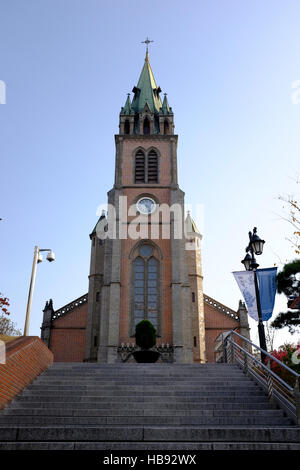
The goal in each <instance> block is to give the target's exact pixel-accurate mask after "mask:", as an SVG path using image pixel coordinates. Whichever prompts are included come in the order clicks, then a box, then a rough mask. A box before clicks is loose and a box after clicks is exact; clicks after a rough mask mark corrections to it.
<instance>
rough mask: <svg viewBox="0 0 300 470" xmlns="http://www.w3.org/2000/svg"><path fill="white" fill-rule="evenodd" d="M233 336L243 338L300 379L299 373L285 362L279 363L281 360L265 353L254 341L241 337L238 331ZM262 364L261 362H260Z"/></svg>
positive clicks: (233, 332)
mask: <svg viewBox="0 0 300 470" xmlns="http://www.w3.org/2000/svg"><path fill="white" fill-rule="evenodd" d="M231 334H233V335H235V336H238V337H239V338H241V339H242V340H243V341H246V342H247V343H249V344H251V346H254V347H255V348H256V349H258V350H259V351H260V352H262V353H263V354H264V355H265V356H268V357H269V358H270V359H272V361H275V362H277V363H278V364H279V365H280V366H281V367H283V368H284V369H286V370H287V371H288V372H290V373H291V374H292V375H295V377H298V378H299V377H300V374H297V372H295V371H294V370H293V369H291V368H290V367H288V366H287V365H286V364H284V363H283V362H281V361H279V359H277V358H276V357H274V356H272V354H269V353H268V352H267V351H265V350H264V349H262V348H260V347H259V346H257V345H256V344H254V343H252V341H250V340H249V339H248V338H245V336H242V335H240V334H239V333H237V332H236V331H234V330H232V332H231ZM231 334H230V335H231ZM259 362H260V361H259Z"/></svg>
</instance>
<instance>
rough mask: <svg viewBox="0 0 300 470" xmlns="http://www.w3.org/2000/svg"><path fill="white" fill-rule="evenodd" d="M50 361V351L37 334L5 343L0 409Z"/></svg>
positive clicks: (0, 380) (1, 372) (0, 370)
mask: <svg viewBox="0 0 300 470" xmlns="http://www.w3.org/2000/svg"><path fill="white" fill-rule="evenodd" d="M52 362H53V354H52V352H51V351H50V350H49V349H48V348H47V346H45V344H44V343H43V341H42V340H41V339H40V338H38V337H37V336H26V337H24V336H22V337H21V338H17V339H15V340H13V341H10V342H8V343H6V362H5V364H0V409H3V408H4V407H5V406H6V405H7V404H8V403H9V402H10V401H11V400H12V399H13V398H14V397H15V396H16V395H18V394H19V393H20V392H21V391H22V390H23V389H24V388H25V387H27V385H29V384H30V383H31V382H32V381H33V380H34V379H35V378H36V377H37V376H38V375H40V374H41V373H42V372H43V371H44V370H46V369H47V368H48V367H49V366H50V365H51V364H52Z"/></svg>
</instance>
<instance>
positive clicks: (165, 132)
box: [164, 119, 170, 134]
mask: <svg viewBox="0 0 300 470" xmlns="http://www.w3.org/2000/svg"><path fill="white" fill-rule="evenodd" d="M169 129H170V126H169V121H168V120H167V119H165V122H164V134H169Z"/></svg>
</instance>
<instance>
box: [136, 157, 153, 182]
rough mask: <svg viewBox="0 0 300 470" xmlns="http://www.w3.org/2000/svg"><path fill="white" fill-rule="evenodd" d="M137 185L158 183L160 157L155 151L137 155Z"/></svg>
mask: <svg viewBox="0 0 300 470" xmlns="http://www.w3.org/2000/svg"><path fill="white" fill-rule="evenodd" d="M134 178H135V183H158V156H157V153H156V152H155V150H150V152H149V153H148V154H147V155H145V154H144V152H143V151H142V150H138V151H137V153H136V154H135V176H134Z"/></svg>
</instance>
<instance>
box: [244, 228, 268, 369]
mask: <svg viewBox="0 0 300 470" xmlns="http://www.w3.org/2000/svg"><path fill="white" fill-rule="evenodd" d="M264 243H265V241H264V240H261V239H260V238H259V236H258V235H257V228H256V227H254V229H253V233H252V232H249V244H248V246H247V248H246V256H245V258H244V259H243V260H242V261H241V263H243V265H244V266H245V269H246V270H247V271H253V274H254V286H255V295H256V305H257V314H258V336H259V345H260V347H261V349H264V350H265V351H266V350H267V345H266V335H265V327H264V324H263V320H262V313H261V305H260V297H259V288H258V282H257V274H256V270H257V268H258V266H259V264H258V263H257V262H256V259H255V256H254V253H255V254H256V255H261V254H262V252H263V247H264ZM261 360H262V362H264V360H265V354H264V353H263V352H262V353H261Z"/></svg>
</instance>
